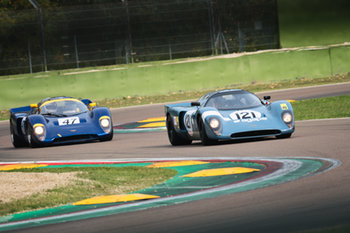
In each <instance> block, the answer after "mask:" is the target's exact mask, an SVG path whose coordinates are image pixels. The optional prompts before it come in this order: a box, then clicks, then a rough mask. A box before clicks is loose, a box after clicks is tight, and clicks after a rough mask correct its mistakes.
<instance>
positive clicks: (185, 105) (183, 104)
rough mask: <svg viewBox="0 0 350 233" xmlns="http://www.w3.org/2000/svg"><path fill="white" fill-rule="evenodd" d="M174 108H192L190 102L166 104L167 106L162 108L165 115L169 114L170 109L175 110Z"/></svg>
mask: <svg viewBox="0 0 350 233" xmlns="http://www.w3.org/2000/svg"><path fill="white" fill-rule="evenodd" d="M175 107H180V108H181V107H184V108H186V107H192V106H191V102H185V103H176V104H167V105H165V106H164V110H165V112H166V113H167V112H169V109H170V108H175Z"/></svg>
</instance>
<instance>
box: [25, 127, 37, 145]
mask: <svg viewBox="0 0 350 233" xmlns="http://www.w3.org/2000/svg"><path fill="white" fill-rule="evenodd" d="M33 137H35V136H33V129H31V128H30V127H29V125H27V130H26V139H27V143H28V145H29V146H30V147H32V148H35V147H39V144H38V143H37V142H36V141H35V139H33Z"/></svg>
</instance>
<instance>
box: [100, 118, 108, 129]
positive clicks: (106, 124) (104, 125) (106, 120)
mask: <svg viewBox="0 0 350 233" xmlns="http://www.w3.org/2000/svg"><path fill="white" fill-rule="evenodd" d="M101 126H102V127H103V128H108V127H109V119H106V118H104V119H102V120H101Z"/></svg>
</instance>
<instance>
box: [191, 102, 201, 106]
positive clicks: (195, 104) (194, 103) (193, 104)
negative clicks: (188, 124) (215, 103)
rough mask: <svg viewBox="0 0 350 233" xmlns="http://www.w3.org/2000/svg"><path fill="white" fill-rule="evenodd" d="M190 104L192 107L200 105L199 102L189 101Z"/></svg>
mask: <svg viewBox="0 0 350 233" xmlns="http://www.w3.org/2000/svg"><path fill="white" fill-rule="evenodd" d="M191 106H192V107H194V106H201V103H199V102H191Z"/></svg>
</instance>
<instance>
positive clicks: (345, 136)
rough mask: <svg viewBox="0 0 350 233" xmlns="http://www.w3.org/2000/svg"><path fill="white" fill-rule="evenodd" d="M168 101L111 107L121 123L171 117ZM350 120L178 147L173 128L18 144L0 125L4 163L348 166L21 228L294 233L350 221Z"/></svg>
mask: <svg viewBox="0 0 350 233" xmlns="http://www.w3.org/2000/svg"><path fill="white" fill-rule="evenodd" d="M345 94H346V95H349V94H350V83H343V84H337V85H326V86H321V87H311V88H301V89H291V90H286V91H273V92H270V93H259V94H258V95H259V96H263V95H271V97H272V101H274V100H278V99H296V100H298V99H307V98H318V97H322V96H335V95H345ZM163 108H164V105H162V104H156V105H150V106H142V107H129V108H122V109H114V110H112V114H113V121H114V123H115V124H120V123H127V122H134V121H138V120H143V119H146V118H150V117H159V116H164V113H163ZM349 132H350V118H343V119H328V120H313V121H298V122H296V132H295V134H293V136H292V137H291V138H290V139H279V140H277V139H272V138H268V139H263V140H253V141H240V142H234V143H222V144H219V145H215V146H207V147H203V146H202V145H201V144H200V143H199V142H194V143H193V144H192V145H189V146H179V147H173V146H171V145H170V144H169V142H168V138H167V135H166V131H156V132H142V133H128V134H116V135H115V137H114V139H113V141H111V142H103V143H84V144H76V145H67V146H55V147H47V148H35V149H32V148H23V149H14V148H13V147H12V144H11V142H10V136H9V126H8V122H1V123H0V161H2V162H9V161H57V160H91V159H127V158H189V157H241V158H243V159H244V157H261V158H292V157H323V158H332V159H336V160H339V161H340V162H341V166H339V167H337V168H335V169H333V170H331V171H328V172H325V173H322V174H318V175H315V176H310V177H306V178H302V179H299V180H296V181H292V182H287V183H284V184H280V185H274V186H269V187H265V188H260V189H256V190H251V191H247V192H241V193H235V194H232V195H225V196H220V197H217V198H208V199H202V200H197V201H193V202H188V203H182V204H176V205H170V206H164V207H158V208H152V209H147V210H142V211H135V212H129V213H123V214H115V215H110V216H105V217H99V218H92V219H87V220H79V221H75V222H67V223H61V224H52V225H44V226H40V227H35V228H29V229H22V230H17V231H15V232H294V231H299V230H304V229H313V228H321V227H328V226H339V225H344V224H348V225H349V223H350V198H349V197H350V172H349V170H350V158H349V156H350V143H349Z"/></svg>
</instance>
